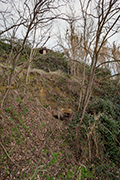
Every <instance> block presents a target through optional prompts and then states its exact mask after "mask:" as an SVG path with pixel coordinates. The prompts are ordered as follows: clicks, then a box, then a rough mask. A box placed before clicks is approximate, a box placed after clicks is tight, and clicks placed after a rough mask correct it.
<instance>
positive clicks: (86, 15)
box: [79, 0, 120, 122]
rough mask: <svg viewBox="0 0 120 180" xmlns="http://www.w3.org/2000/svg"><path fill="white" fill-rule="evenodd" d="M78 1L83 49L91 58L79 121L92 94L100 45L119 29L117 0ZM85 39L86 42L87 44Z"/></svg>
mask: <svg viewBox="0 0 120 180" xmlns="http://www.w3.org/2000/svg"><path fill="white" fill-rule="evenodd" d="M79 2H80V7H81V10H82V17H83V23H84V26H83V32H84V33H83V34H84V49H85V50H86V52H89V55H90V58H91V65H90V73H89V76H88V84H87V87H86V92H85V95H84V101H83V104H82V116H81V118H80V121H81V122H82V119H83V117H84V114H85V111H86V108H87V105H88V102H89V99H90V97H91V94H92V87H93V82H94V77H95V70H96V67H97V64H98V62H99V61H98V60H99V57H100V52H101V50H102V47H103V45H104V43H105V42H106V41H108V40H109V39H110V38H111V37H112V36H114V35H115V34H116V33H118V31H120V23H119V20H120V15H119V11H120V4H119V2H118V1H117V0H107V1H104V0H98V1H93V0H87V1H85V2H83V1H82V0H79ZM91 7H92V11H91ZM91 22H92V24H93V25H92V27H93V29H92V31H90V32H87V30H88V28H86V27H88V25H89V24H90V23H91ZM88 34H89V38H88ZM86 41H87V42H88V43H87V45H86ZM109 63H110V61H109Z"/></svg>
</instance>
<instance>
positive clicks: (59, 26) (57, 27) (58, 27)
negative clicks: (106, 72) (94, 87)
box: [0, 0, 120, 48]
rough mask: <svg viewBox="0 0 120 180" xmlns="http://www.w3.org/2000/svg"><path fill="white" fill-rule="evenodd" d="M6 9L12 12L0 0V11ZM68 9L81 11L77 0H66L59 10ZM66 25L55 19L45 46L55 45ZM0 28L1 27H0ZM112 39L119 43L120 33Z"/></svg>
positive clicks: (68, 10) (77, 14)
mask: <svg viewBox="0 0 120 180" xmlns="http://www.w3.org/2000/svg"><path fill="white" fill-rule="evenodd" d="M3 1H5V0H3ZM10 1H11V2H12V0H6V2H10ZM22 1H24V0H21V1H20V2H22ZM118 1H119V2H120V0H118ZM15 2H16V6H17V4H18V2H19V0H15ZM69 5H71V6H70V7H69ZM18 6H19V7H20V4H18ZM18 6H17V7H18ZM6 9H7V10H9V11H11V12H12V9H11V8H10V7H9V5H7V4H3V3H1V1H0V12H1V11H4V10H6ZM70 9H74V14H75V15H76V16H79V15H80V13H81V10H80V5H79V0H68V1H67V0H66V6H62V7H61V9H60V11H61V12H62V13H65V14H67V15H70V14H71V12H70ZM14 17H15V14H13V19H14ZM1 18H2V17H1V16H0V20H1ZM8 18H9V17H8ZM9 22H10V21H9ZM9 22H8V23H9ZM119 23H120V22H119ZM67 27H68V24H67V23H66V22H65V21H63V20H55V21H54V22H53V27H52V29H51V32H50V35H51V38H50V39H49V41H48V42H47V44H46V46H47V47H49V48H52V47H54V46H55V45H57V41H56V40H57V38H56V35H57V36H58V35H59V32H61V33H64V31H65V30H66V29H67ZM0 29H1V27H0ZM21 32H22V33H24V30H23V29H22V28H20V29H19V31H18V33H17V34H18V37H21ZM113 41H116V43H117V44H120V33H118V34H116V35H115V36H113V37H112V38H111V39H109V42H113Z"/></svg>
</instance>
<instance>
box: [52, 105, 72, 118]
mask: <svg viewBox="0 0 120 180" xmlns="http://www.w3.org/2000/svg"><path fill="white" fill-rule="evenodd" d="M72 114H73V111H72V109H70V108H61V109H59V110H57V111H52V115H53V117H55V118H56V119H60V120H66V119H68V118H69V117H70V116H71V115H72Z"/></svg>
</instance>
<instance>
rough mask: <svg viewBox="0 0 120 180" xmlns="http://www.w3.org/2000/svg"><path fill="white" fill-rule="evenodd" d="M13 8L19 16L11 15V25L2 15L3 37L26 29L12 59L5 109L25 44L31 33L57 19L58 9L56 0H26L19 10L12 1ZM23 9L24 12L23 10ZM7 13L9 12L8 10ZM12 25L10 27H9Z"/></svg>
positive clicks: (4, 15) (20, 3)
mask: <svg viewBox="0 0 120 180" xmlns="http://www.w3.org/2000/svg"><path fill="white" fill-rule="evenodd" d="M10 3H11V6H12V8H13V10H14V13H15V12H16V14H17V16H16V17H15V18H14V17H13V11H12V13H11V14H10V13H9V15H11V21H10V22H12V23H13V24H12V25H11V24H10V23H9V22H8V21H7V18H6V14H5V13H4V14H3V13H2V17H3V18H2V19H3V21H4V27H2V29H3V30H2V31H1V33H0V34H1V35H2V34H4V33H6V32H9V31H10V30H11V29H13V28H14V27H19V28H20V27H21V26H23V27H24V32H23V37H24V38H23V42H22V44H21V46H20V48H19V49H18V51H17V53H16V54H15V56H14V57H13V59H12V69H11V73H10V76H9V81H8V89H7V90H6V93H5V95H4V97H3V100H2V103H1V108H2V107H3V104H4V101H5V99H6V97H7V95H8V92H9V90H10V87H11V83H12V81H13V75H14V71H15V67H16V65H17V62H18V60H19V57H20V54H21V52H22V51H23V49H24V46H25V43H26V41H27V39H28V38H29V35H30V32H31V31H32V30H33V29H34V28H35V27H36V26H37V25H38V24H39V26H41V27H42V26H47V25H48V24H49V23H50V21H51V20H53V19H54V18H56V16H57V15H56V14H55V13H54V10H55V9H56V8H57V7H58V5H56V3H55V0H48V1H46V0H34V1H32V0H24V2H23V1H22V2H21V1H19V2H18V3H19V4H18V5H19V9H18V6H17V5H16V3H15V1H11V2H10ZM21 9H22V10H21ZM6 11H7V10H6ZM9 24H10V25H9Z"/></svg>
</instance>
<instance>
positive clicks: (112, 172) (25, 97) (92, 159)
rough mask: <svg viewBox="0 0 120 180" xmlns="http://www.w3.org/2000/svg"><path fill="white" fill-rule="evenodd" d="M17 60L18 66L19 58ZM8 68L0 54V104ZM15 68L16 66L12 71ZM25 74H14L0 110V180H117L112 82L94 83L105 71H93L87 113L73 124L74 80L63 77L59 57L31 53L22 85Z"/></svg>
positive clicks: (118, 110)
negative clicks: (30, 65)
mask: <svg viewBox="0 0 120 180" xmlns="http://www.w3.org/2000/svg"><path fill="white" fill-rule="evenodd" d="M45 57H46V58H45ZM41 58H42V59H41ZM43 59H44V60H43ZM20 60H21V61H20V62H24V59H23V56H21V59H20ZM20 62H19V63H20ZM55 62H56V64H55ZM40 67H42V68H40ZM59 67H60V68H59ZM10 69H11V67H10V66H9V67H7V63H6V58H5V57H4V56H2V54H1V58H0V102H2V98H3V96H4V94H5V91H6V89H7V82H8V72H9V71H10ZM88 69H89V68H88ZM19 70H20V66H17V68H16V72H19ZM86 71H87V69H86ZM26 72H27V71H26V68H24V69H23V70H22V71H21V72H20V73H18V74H17V76H16V78H15V81H14V83H13V84H12V86H11V89H10V92H9V94H8V96H7V99H6V101H5V105H4V107H3V109H1V110H0V134H1V142H0V145H1V162H2V163H1V166H0V169H1V175H0V177H1V180H4V179H5V180H7V179H8V180H9V179H10V180H13V179H17V180H18V179H20V180H21V179H22V180H34V179H36V180H54V179H55V180H62V179H65V180H73V179H75V180H84V179H88V180H94V179H98V180H118V179H119V178H120V173H119V172H120V84H119V83H118V80H117V78H116V79H114V80H112V79H111V80H110V79H109V80H103V81H100V78H101V77H102V78H104V75H105V72H106V71H105V70H104V69H99V72H100V73H99V76H98V77H97V78H96V79H95V84H94V89H93V95H92V97H91V99H90V102H89V105H88V108H87V112H86V114H85V117H84V119H83V123H82V124H81V125H79V118H80V112H79V111H78V104H79V93H80V88H81V87H80V77H73V76H72V75H70V74H68V73H67V72H68V64H67V61H66V59H65V58H64V56H63V55H60V54H59V53H58V54H57V53H55V54H54V55H53V54H52V55H46V56H43V55H42V56H39V55H37V56H36V59H35V61H33V64H32V70H31V73H30V83H29V84H27V85H26ZM107 73H109V72H107Z"/></svg>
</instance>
